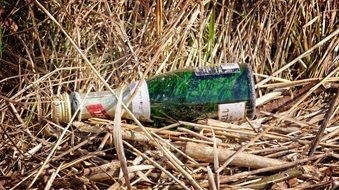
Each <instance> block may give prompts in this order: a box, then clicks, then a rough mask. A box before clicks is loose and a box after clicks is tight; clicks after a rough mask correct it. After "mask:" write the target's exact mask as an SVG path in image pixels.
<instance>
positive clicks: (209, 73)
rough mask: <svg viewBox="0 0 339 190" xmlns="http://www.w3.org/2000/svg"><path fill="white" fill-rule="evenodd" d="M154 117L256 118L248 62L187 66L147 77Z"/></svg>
mask: <svg viewBox="0 0 339 190" xmlns="http://www.w3.org/2000/svg"><path fill="white" fill-rule="evenodd" d="M147 85H148V91H149V96H150V102H151V115H152V118H153V119H157V120H163V121H168V120H172V121H173V122H174V121H177V120H185V121H194V120H198V119H205V118H218V119H220V120H225V121H232V120H238V119H242V118H243V117H244V116H247V117H249V118H253V116H254V112H255V93H254V83H253V76H252V72H251V70H250V69H249V67H248V66H247V65H238V64H225V65H220V66H212V67H205V68H198V69H184V70H178V71H174V72H170V73H165V74H162V75H159V76H155V77H153V78H151V79H149V80H147Z"/></svg>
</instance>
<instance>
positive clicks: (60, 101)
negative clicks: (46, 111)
mask: <svg viewBox="0 0 339 190" xmlns="http://www.w3.org/2000/svg"><path fill="white" fill-rule="evenodd" d="M52 117H53V120H54V121H56V122H57V123H68V122H69V121H71V118H72V111H71V102H70V98H69V95H68V94H67V93H64V94H59V95H56V96H54V97H53V103H52Z"/></svg>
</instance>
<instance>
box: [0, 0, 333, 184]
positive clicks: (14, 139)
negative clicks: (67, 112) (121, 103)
mask: <svg viewBox="0 0 339 190" xmlns="http://www.w3.org/2000/svg"><path fill="white" fill-rule="evenodd" d="M47 2H48V3H47ZM1 3H2V7H1V10H0V18H1V20H0V21H1V28H0V29H1V32H0V37H1V38H0V39H1V41H0V50H1V55H0V56H1V61H0V68H1V69H0V89H1V93H0V113H1V114H0V126H1V127H0V189H28V188H30V189H60V188H63V189H120V188H133V189H134V188H135V189H139V188H141V189H149V188H154V189H205V188H206V189H207V188H209V189H227V188H229V189H240V188H243V189H288V188H290V189H336V188H338V186H339V181H338V177H339V164H338V159H339V155H338V150H339V143H338V141H339V135H338V134H339V125H338V124H339V114H338V112H339V111H338V109H339V106H338V101H339V100H338V99H339V98H337V96H338V84H339V83H338V81H339V72H338V70H339V67H338V59H339V57H338V48H339V46H338V44H339V38H338V34H339V29H338V15H337V11H338V1H335V0H328V1H320V0H319V1H318V0H307V1H294V0H284V1H277V0H274V1H270V0H258V1H237V0H231V1H225V0H220V1H209V0H206V1H192V0H187V1H181V0H173V1H162V0H157V1H147V0H139V1H108V0H72V1H66V0H52V1H40V0H33V1H28V0H27V1H23V0H21V1H20V0H17V1H13V2H12V1H6V0H2V1H1ZM224 62H247V63H249V64H250V66H251V67H252V68H253V70H254V73H255V82H256V93H257V98H258V100H257V113H256V117H255V119H254V120H247V121H246V120H245V121H239V122H229V123H226V122H221V121H216V120H213V119H208V120H203V121H194V122H187V121H178V122H177V123H174V124H173V125H170V126H167V127H165V128H161V129H156V128H152V125H151V124H146V123H140V122H138V121H133V120H122V121H121V122H119V120H118V119H117V118H116V119H115V121H110V120H102V119H101V120H99V119H90V120H87V121H82V122H78V121H77V122H71V123H69V124H66V125H60V124H57V123H55V122H54V121H53V120H52V118H51V106H50V105H51V104H50V103H51V97H52V96H53V95H55V94H60V93H62V92H71V91H83V92H84V91H85V92H86V91H88V90H91V91H102V90H107V89H108V88H116V87H119V86H121V85H123V84H127V83H130V82H131V81H136V80H139V79H141V78H143V77H145V78H147V77H150V76H153V75H157V74H159V73H163V72H167V71H171V70H175V69H179V68H184V67H198V66H204V65H212V64H220V63H224ZM187 126H189V127H190V128H191V130H188V129H187ZM171 127H172V128H176V130H173V129H170V128H171ZM113 128H114V129H116V130H114V132H112V131H113ZM118 129H121V130H118ZM121 137H122V139H123V140H122V141H121ZM119 140H120V141H119ZM122 145H123V146H122Z"/></svg>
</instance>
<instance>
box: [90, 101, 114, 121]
mask: <svg viewBox="0 0 339 190" xmlns="http://www.w3.org/2000/svg"><path fill="white" fill-rule="evenodd" d="M86 109H87V111H88V112H89V113H90V114H91V116H93V117H98V118H107V119H109V118H110V116H109V114H108V113H107V112H106V110H105V108H104V107H103V106H102V105H101V104H91V105H87V106H86Z"/></svg>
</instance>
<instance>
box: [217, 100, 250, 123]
mask: <svg viewBox="0 0 339 190" xmlns="http://www.w3.org/2000/svg"><path fill="white" fill-rule="evenodd" d="M245 104H246V103H245V102H236V103H228V104H219V105H218V117H219V120H221V121H235V120H240V119H242V118H244V114H245Z"/></svg>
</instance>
